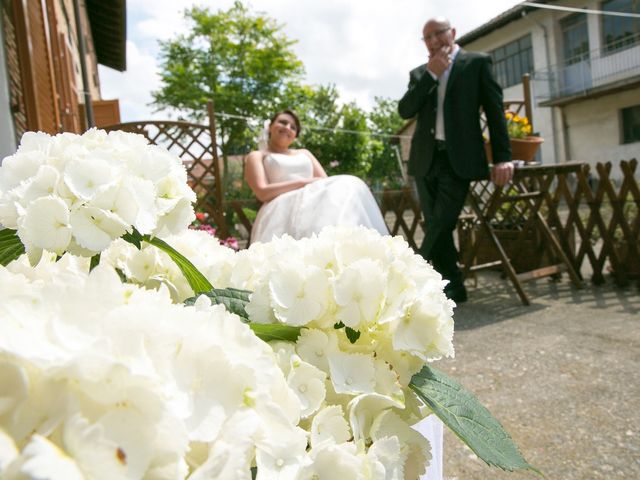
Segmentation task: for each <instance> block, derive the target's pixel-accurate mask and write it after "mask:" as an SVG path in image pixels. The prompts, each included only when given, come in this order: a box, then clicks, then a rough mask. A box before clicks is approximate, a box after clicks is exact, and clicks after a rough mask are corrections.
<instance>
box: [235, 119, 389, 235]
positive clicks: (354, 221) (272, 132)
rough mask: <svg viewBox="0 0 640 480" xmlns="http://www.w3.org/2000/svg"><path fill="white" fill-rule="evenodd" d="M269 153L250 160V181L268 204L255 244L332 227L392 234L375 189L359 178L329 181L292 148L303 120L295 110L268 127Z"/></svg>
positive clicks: (262, 210) (310, 158)
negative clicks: (372, 190)
mask: <svg viewBox="0 0 640 480" xmlns="http://www.w3.org/2000/svg"><path fill="white" fill-rule="evenodd" d="M268 135H269V139H268V143H267V148H266V149H265V150H256V151H253V152H251V153H250V154H249V155H248V156H247V160H246V168H245V180H246V181H247V184H248V185H249V187H251V190H253V193H254V194H255V195H256V197H257V198H258V200H260V201H261V202H263V205H262V207H261V208H260V211H259V212H258V216H257V217H256V221H255V222H254V224H253V228H252V230H251V243H253V242H268V241H269V240H271V239H272V238H273V237H277V236H281V235H283V234H285V233H286V234H289V235H291V236H292V237H293V238H296V239H298V238H303V237H309V236H311V235H312V234H314V233H318V232H319V231H320V230H322V228H323V227H326V226H328V225H344V226H351V225H353V226H356V225H362V226H365V227H369V228H373V229H375V230H377V231H378V232H380V234H382V235H388V234H389V230H388V229H387V225H386V224H385V223H384V219H383V218H382V214H381V213H380V209H379V207H378V204H377V203H376V201H375V199H374V198H373V195H372V194H371V191H370V190H369V187H368V186H367V185H366V184H365V183H364V182H363V181H362V180H360V179H359V178H358V177H354V176H352V175H335V176H332V177H328V176H327V174H326V172H325V171H324V169H323V168H322V165H320V162H319V161H318V160H317V159H316V158H315V157H314V156H313V154H311V152H309V151H308V150H305V149H292V148H290V147H291V144H292V143H293V142H294V140H295V139H296V138H297V137H298V135H300V120H299V119H298V116H297V115H296V114H295V113H294V112H293V111H291V110H283V111H281V112H278V113H276V114H275V115H274V116H273V118H272V119H271V122H270V123H269V127H268Z"/></svg>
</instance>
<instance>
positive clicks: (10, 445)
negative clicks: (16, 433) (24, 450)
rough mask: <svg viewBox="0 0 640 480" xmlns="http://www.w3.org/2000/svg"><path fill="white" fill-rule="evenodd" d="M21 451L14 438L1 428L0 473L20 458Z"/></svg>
mask: <svg viewBox="0 0 640 480" xmlns="http://www.w3.org/2000/svg"><path fill="white" fill-rule="evenodd" d="M19 453H20V452H18V448H17V447H16V444H15V442H14V441H13V438H11V437H10V436H9V435H8V434H7V433H6V432H5V431H4V430H3V429H2V428H0V475H2V473H3V472H5V471H6V470H7V467H8V466H9V465H10V464H11V463H12V462H13V461H14V460H15V459H16V458H18V454H19Z"/></svg>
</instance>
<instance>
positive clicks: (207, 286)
mask: <svg viewBox="0 0 640 480" xmlns="http://www.w3.org/2000/svg"><path fill="white" fill-rule="evenodd" d="M123 238H124V237H123ZM142 239H143V240H144V241H145V242H147V243H149V244H151V245H153V246H155V247H158V248H159V249H160V250H162V251H163V252H165V253H166V254H167V255H169V256H170V257H171V259H172V260H173V261H174V262H176V265H178V268H179V269H180V271H181V272H182V273H183V275H184V276H185V278H186V279H187V282H189V286H190V287H191V289H192V290H193V291H194V293H195V294H196V295H197V294H199V293H202V292H208V291H210V290H213V285H211V283H210V282H209V280H207V277H205V276H204V275H203V274H202V273H200V271H199V270H198V269H197V268H196V267H194V266H193V263H191V262H190V261H189V259H188V258H187V257H185V256H184V255H182V254H181V253H179V252H178V251H177V250H175V249H174V248H173V247H172V246H171V245H169V244H168V243H167V242H165V241H164V240H160V239H159V238H158V237H151V236H150V235H144V236H143V237H142ZM127 241H129V240H127ZM130 243H132V242H130Z"/></svg>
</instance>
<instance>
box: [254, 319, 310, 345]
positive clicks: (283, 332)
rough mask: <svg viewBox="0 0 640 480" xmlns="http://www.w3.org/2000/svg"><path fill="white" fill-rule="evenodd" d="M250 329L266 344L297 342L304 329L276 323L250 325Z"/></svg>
mask: <svg viewBox="0 0 640 480" xmlns="http://www.w3.org/2000/svg"><path fill="white" fill-rule="evenodd" d="M249 327H251V330H253V333H255V334H256V335H257V336H258V338H261V339H262V340H264V341H265V342H271V341H273V340H284V341H287V342H295V341H296V340H297V339H298V337H299V336H300V330H302V327H292V326H291V325H280V324H276V323H250V324H249Z"/></svg>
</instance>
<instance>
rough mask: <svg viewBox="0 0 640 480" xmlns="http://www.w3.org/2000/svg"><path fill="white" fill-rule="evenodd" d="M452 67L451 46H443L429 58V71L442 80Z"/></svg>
mask: <svg viewBox="0 0 640 480" xmlns="http://www.w3.org/2000/svg"><path fill="white" fill-rule="evenodd" d="M449 65H451V46H450V45H443V46H442V47H441V48H439V49H438V50H437V51H436V52H435V53H434V54H433V55H430V56H429V62H428V63H427V69H428V70H429V71H430V72H431V73H433V74H434V75H435V76H436V77H438V78H440V77H441V76H442V74H443V73H444V71H445V70H446V69H447V68H449Z"/></svg>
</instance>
